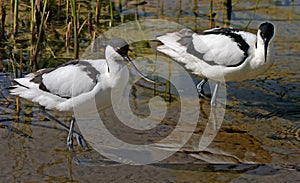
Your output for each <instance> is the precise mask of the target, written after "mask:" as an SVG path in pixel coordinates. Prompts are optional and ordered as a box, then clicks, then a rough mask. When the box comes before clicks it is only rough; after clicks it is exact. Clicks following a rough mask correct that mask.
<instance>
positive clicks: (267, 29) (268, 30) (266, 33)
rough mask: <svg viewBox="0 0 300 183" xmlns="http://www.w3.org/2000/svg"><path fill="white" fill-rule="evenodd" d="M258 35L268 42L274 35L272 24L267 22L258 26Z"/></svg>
mask: <svg viewBox="0 0 300 183" xmlns="http://www.w3.org/2000/svg"><path fill="white" fill-rule="evenodd" d="M259 30H260V36H261V37H262V39H263V40H264V41H265V42H266V43H268V42H269V41H270V40H271V39H272V37H273V36H274V25H273V24H272V23H269V22H265V23H262V24H261V25H260V26H259Z"/></svg>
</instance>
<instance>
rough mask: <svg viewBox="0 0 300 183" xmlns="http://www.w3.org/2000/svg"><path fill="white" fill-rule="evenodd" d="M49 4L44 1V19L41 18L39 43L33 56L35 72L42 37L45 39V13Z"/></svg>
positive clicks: (46, 0)
mask: <svg viewBox="0 0 300 183" xmlns="http://www.w3.org/2000/svg"><path fill="white" fill-rule="evenodd" d="M47 4H48V0H44V5H43V12H42V17H41V23H40V25H39V32H38V37H37V42H36V45H35V49H34V51H33V54H32V62H33V64H34V70H37V69H38V63H37V55H38V53H39V51H40V45H41V41H42V37H44V36H43V31H44V24H45V23H46V21H45V13H46V7H47ZM48 14H49V13H48Z"/></svg>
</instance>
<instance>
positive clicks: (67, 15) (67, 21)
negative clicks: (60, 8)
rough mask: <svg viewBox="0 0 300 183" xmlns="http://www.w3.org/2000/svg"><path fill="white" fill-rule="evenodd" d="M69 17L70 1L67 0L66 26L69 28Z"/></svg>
mask: <svg viewBox="0 0 300 183" xmlns="http://www.w3.org/2000/svg"><path fill="white" fill-rule="evenodd" d="M68 17H69V0H66V26H67V27H68V24H69V20H68Z"/></svg>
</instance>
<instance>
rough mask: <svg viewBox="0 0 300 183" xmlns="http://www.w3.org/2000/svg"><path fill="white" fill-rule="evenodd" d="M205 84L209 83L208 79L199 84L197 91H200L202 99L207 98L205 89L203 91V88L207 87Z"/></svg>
mask: <svg viewBox="0 0 300 183" xmlns="http://www.w3.org/2000/svg"><path fill="white" fill-rule="evenodd" d="M205 83H207V78H204V79H203V80H202V81H200V82H199V83H198V84H197V86H196V87H197V90H198V94H199V95H200V96H201V97H204V98H206V97H205V95H204V89H203V87H204V85H205Z"/></svg>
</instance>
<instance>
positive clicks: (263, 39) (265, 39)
mask: <svg viewBox="0 0 300 183" xmlns="http://www.w3.org/2000/svg"><path fill="white" fill-rule="evenodd" d="M274 34H275V29H274V25H273V24H272V23H269V22H264V23H262V24H260V26H259V28H258V31H257V37H258V40H257V41H258V42H260V44H263V45H264V55H265V62H266V61H267V56H268V46H269V44H270V42H271V41H272V39H273V37H274Z"/></svg>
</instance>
